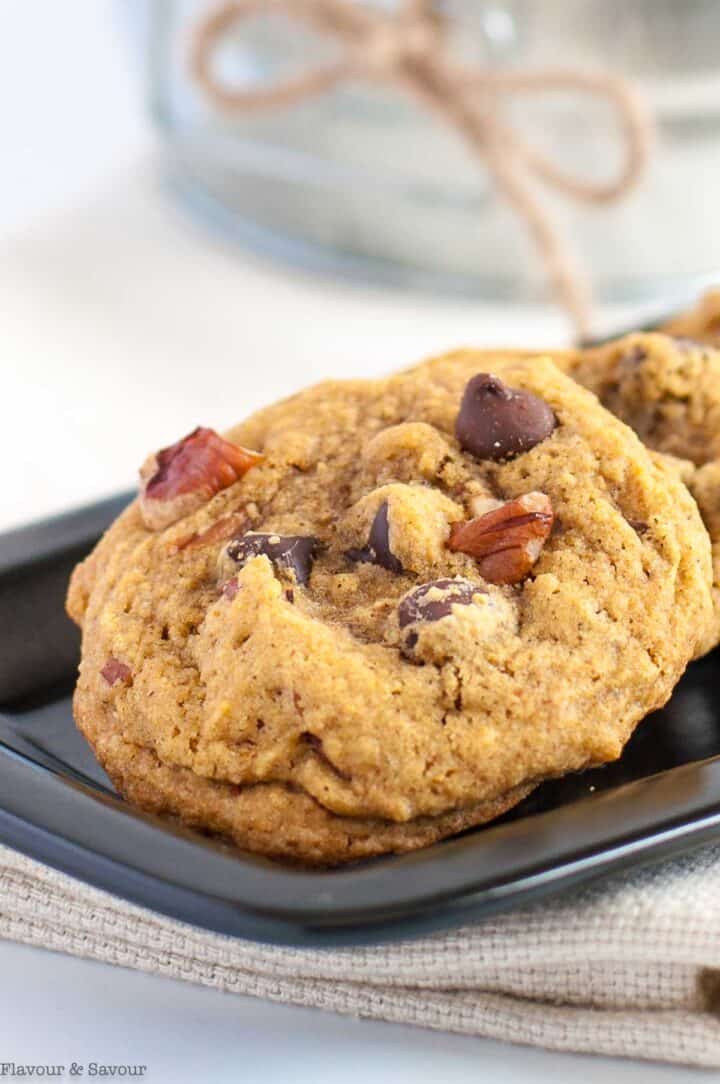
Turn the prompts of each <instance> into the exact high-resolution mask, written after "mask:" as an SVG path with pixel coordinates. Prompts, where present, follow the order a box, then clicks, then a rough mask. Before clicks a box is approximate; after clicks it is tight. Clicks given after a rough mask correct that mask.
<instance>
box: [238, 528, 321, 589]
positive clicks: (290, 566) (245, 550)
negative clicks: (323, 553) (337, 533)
mask: <svg viewBox="0 0 720 1084" xmlns="http://www.w3.org/2000/svg"><path fill="white" fill-rule="evenodd" d="M321 549H322V543H321V542H320V540H319V539H318V538H313V537H312V535H296V534H289V535H279V534H245V535H243V536H242V538H234V539H233V540H232V542H229V543H228V547H227V554H228V557H230V558H231V559H232V560H233V561H236V562H237V564H238V565H240V567H242V566H243V565H244V564H245V563H246V562H247V561H249V560H250V559H251V558H252V557H260V556H264V557H268V558H269V559H270V560H271V561H272V563H273V565H274V566H275V568H276V569H278V570H280V571H286V572H290V573H292V575H293V576H294V577H295V581H296V583H299V584H300V586H301V587H305V586H306V585H307V583H308V580H309V579H310V573H311V572H312V566H313V562H314V560H315V558H316V556H317V554H318V552H319V551H320V550H321Z"/></svg>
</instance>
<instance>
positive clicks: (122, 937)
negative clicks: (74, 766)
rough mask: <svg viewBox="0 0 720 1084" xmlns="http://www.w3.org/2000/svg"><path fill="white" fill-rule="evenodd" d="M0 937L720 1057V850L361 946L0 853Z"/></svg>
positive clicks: (634, 1050)
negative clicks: (249, 927) (273, 940)
mask: <svg viewBox="0 0 720 1084" xmlns="http://www.w3.org/2000/svg"><path fill="white" fill-rule="evenodd" d="M0 936H2V937H4V938H8V939H12V940H15V941H21V942H25V943H27V944H31V945H37V946H42V947H43V948H47V949H52V950H54V951H58V952H67V953H72V954H74V955H76V956H84V957H88V958H91V959H95V960H102V961H105V962H107V963H112V964H117V965H120V966H122V967H133V968H138V969H140V970H142V971H148V972H152V973H155V974H159V975H166V976H168V977H170V978H174V979H184V980H186V981H188V982H197V983H202V984H204V985H206V986H213V987H216V988H218V989H222V990H226V991H228V992H230V993H241V994H251V995H253V996H255V997H263V998H269V999H271V1000H275V1001H283V1002H289V1003H293V1004H297V1005H306V1006H313V1007H315V1008H319V1009H327V1010H330V1011H333V1012H340V1013H351V1014H353V1015H356V1016H366V1017H372V1018H374V1019H380V1020H388V1021H398V1022H401V1023H404V1024H416V1025H418V1026H420V1027H428V1028H439V1029H443V1030H446V1031H454V1032H461V1033H463V1034H467V1035H479V1036H488V1037H491V1038H495V1039H504V1040H508V1041H510V1042H518V1043H529V1044H533V1045H537V1046H544V1047H548V1048H551V1049H555V1050H573V1051H586V1052H592V1053H598V1054H615V1055H623V1056H626V1057H633V1058H649V1059H656V1060H662V1061H668V1062H678V1063H685V1064H692V1065H702V1066H720V847H717V846H716V847H711V848H705V849H704V850H702V851H697V852H695V853H694V854H692V855H689V856H687V857H685V858H683V859H681V860H676V861H674V862H671V863H665V864H663V865H659V866H656V867H654V868H651V869H648V870H644V871H640V872H638V873H636V874H634V875H633V876H631V877H625V878H623V879H613V880H609V881H606V882H604V883H603V884H600V885H596V886H591V887H589V888H584V889H582V890H577V891H575V892H573V893H572V894H570V895H565V896H563V897H562V898H559V899H555V900H553V901H549V902H546V903H544V904H542V905H537V906H535V907H532V908H528V909H526V910H522V911H514V912H512V913H510V914H507V915H503V916H500V917H496V918H492V919H488V920H485V921H483V922H478V923H474V924H472V925H468V926H465V927H463V928H462V929H458V930H455V931H453V932H451V933H443V934H436V935H433V936H430V937H425V938H421V939H418V940H408V941H402V942H396V943H393V944H385V945H380V946H375V947H370V948H353V949H327V950H317V949H290V948H281V947H276V946H266V945H259V944H256V943H254V942H250V941H241V940H238V939H235V938H228V937H223V936H220V935H218V934H213V933H208V932H206V931H204V930H200V929H196V928H194V927H192V926H188V925H185V924H183V923H181V922H175V921H172V920H170V919H166V918H164V917H162V916H160V915H157V914H154V913H152V912H150V911H147V910H144V909H142V908H140V907H135V906H133V905H131V904H128V903H126V902H125V901H123V900H120V899H117V898H116V897H114V896H111V895H109V894H107V893H105V892H100V891H97V890H96V889H92V888H89V887H87V886H86V885H84V884H82V883H81V882H79V881H76V880H74V879H72V878H70V877H66V876H64V875H63V874H59V873H56V872H55V871H53V870H51V869H48V868H47V867H46V866H42V865H40V864H39V863H37V862H34V861H31V860H29V859H27V858H25V857H23V856H22V855H19V854H17V853H16V852H14V851H11V850H9V849H7V848H2V847H0Z"/></svg>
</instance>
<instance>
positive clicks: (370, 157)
mask: <svg viewBox="0 0 720 1084" xmlns="http://www.w3.org/2000/svg"><path fill="white" fill-rule="evenodd" d="M347 2H352V0H347ZM356 2H360V0H356ZM368 2H369V0H368ZM375 6H380V7H385V8H389V9H391V8H392V7H393V6H394V5H393V3H392V2H391V0H387V2H386V3H384V4H383V3H381V2H380V0H375ZM209 10H210V6H209V4H208V2H207V0H158V2H157V3H156V4H153V5H152V14H151V26H150V34H149V38H148V54H149V72H150V96H151V102H152V108H153V112H154V116H155V118H156V120H157V123H158V125H159V126H160V129H161V131H162V133H163V137H164V143H165V147H166V150H167V156H166V160H167V165H168V174H169V176H170V178H171V182H172V185H173V187H174V188H175V190H176V191H177V192H179V193H180V194H181V195H182V197H183V198H184V200H185V201H186V202H187V204H188V205H190V206H191V207H192V208H194V209H195V210H196V211H198V212H200V213H201V214H202V215H203V216H204V217H205V218H206V219H207V220H208V221H209V222H211V223H212V224H213V225H214V226H215V227H216V228H218V229H220V230H222V231H223V233H224V234H225V235H227V236H230V237H233V238H237V239H238V240H239V241H241V242H244V243H247V244H250V245H253V246H257V247H259V248H262V249H264V250H267V251H269V252H271V253H273V254H275V255H277V256H279V257H281V258H283V259H285V260H287V261H291V262H293V263H297V264H301V265H303V266H309V267H313V268H326V269H331V270H333V271H336V272H342V273H343V274H358V275H361V276H363V277H365V278H369V279H371V280H375V281H377V280H381V281H384V282H396V283H401V284H403V283H407V284H411V285H413V286H418V285H419V286H426V287H429V288H431V289H433V290H437V289H443V290H452V291H461V292H464V293H469V294H472V295H473V296H478V297H483V298H492V299H498V298H524V299H527V298H529V297H535V296H538V295H539V294H541V293H542V292H543V291H545V292H546V279H545V270H544V267H543V266H542V263H541V261H540V260H539V259H538V256H537V253H536V252H535V251H534V249H533V247H532V245H531V243H530V240H529V237H528V231H527V228H526V226H525V224H524V223H523V222H521V221H519V220H518V218H517V216H516V215H515V214H514V213H513V211H512V209H511V208H510V207H509V206H508V205H507V203H506V202H505V200H503V199H501V198H499V196H498V195H497V194H496V192H495V190H494V187H493V185H492V182H491V180H490V178H489V177H488V174H487V172H486V170H485V167H484V165H483V162H482V160H481V159H479V158H478V157H477V156H476V155H473V154H472V153H471V152H470V150H469V149H468V148H467V146H466V145H465V144H464V143H463V142H462V140H461V139H460V138H459V137H458V135H457V134H456V132H455V131H453V129H452V128H451V127H449V126H448V125H447V124H446V123H445V122H443V121H442V120H440V119H439V118H438V117H436V116H434V115H433V114H432V113H430V112H429V111H428V110H426V109H424V108H422V107H421V106H420V105H418V104H417V102H415V101H413V100H412V99H411V98H409V97H407V96H404V95H403V94H402V92H400V91H398V90H397V89H393V88H390V87H384V86H381V85H379V84H377V83H375V84H372V85H370V84H368V83H361V82H348V83H346V84H343V85H341V86H339V87H338V88H337V89H335V90H333V91H332V92H328V93H324V94H322V95H319V96H316V97H312V98H308V99H306V100H303V101H302V102H300V103H298V104H293V105H292V106H286V107H283V108H273V109H269V110H266V111H255V112H252V113H249V112H234V113H230V114H228V113H222V112H221V111H219V110H218V108H217V107H216V106H215V105H214V104H213V103H212V102H210V101H209V100H208V99H207V98H206V97H205V96H204V95H203V93H202V92H201V91H200V90H199V88H198V87H197V86H196V85H194V83H193V81H192V79H191V77H190V75H189V68H188V55H189V48H190V42H191V38H192V34H193V33H194V31H195V29H196V27H197V25H198V22H199V20H200V19H201V18H202V16H203V15H204V14H207V12H208V11H209ZM437 14H438V18H439V19H442V20H443V22H444V26H445V33H446V36H447V41H448V44H449V45H450V46H451V48H452V51H453V54H454V56H456V57H457V59H458V61H461V62H463V63H464V64H466V65H468V66H477V67H479V68H486V67H494V68H504V69H524V68H528V69H530V68H538V67H545V66H556V65H558V64H562V66H563V67H573V68H577V69H579V70H581V71H590V70H595V69H598V68H601V69H608V70H612V71H614V72H617V73H618V74H620V75H622V76H624V77H626V78H627V79H628V80H630V81H631V82H632V83H633V84H634V85H635V86H636V87H637V88H638V90H639V91H640V92H641V93H642V94H643V95H644V97H645V99H646V101H647V102H648V104H649V105H650V107H651V108H652V111H653V112H654V114H655V117H656V120H657V125H658V132H659V139H658V141H657V146H656V148H655V151H654V154H653V157H652V160H651V163H650V167H649V169H648V171H647V174H646V175H645V176H644V178H643V179H642V181H641V183H640V184H639V185H638V187H637V188H636V189H635V190H633V191H632V193H630V194H629V195H628V196H627V197H626V198H624V199H623V200H622V201H619V202H617V203H613V204H609V205H605V206H588V205H586V204H583V203H578V202H573V201H571V200H569V199H568V198H566V197H562V196H559V195H558V194H557V193H555V192H552V191H548V190H543V191H541V193H540V194H541V197H542V199H543V200H544V201H545V202H546V204H547V205H548V206H549V208H550V209H551V211H552V213H553V215H554V217H555V219H556V221H557V222H558V224H559V225H560V227H561V228H562V229H563V230H564V231H565V233H566V235H567V236H569V237H570V238H571V240H572V244H573V246H574V247H575V250H576V251H577V253H578V254H579V257H580V259H581V260H582V262H583V263H584V264H585V266H586V267H587V268H588V269H589V270H590V272H591V275H592V278H593V280H594V283H595V287H596V290H597V293H598V295H599V296H600V297H601V298H603V299H604V300H607V301H613V302H616V301H633V302H634V301H637V300H640V299H646V298H653V297H657V296H659V295H661V294H663V293H664V292H665V291H669V290H672V289H674V288H675V287H686V286H688V285H689V284H690V283H691V282H692V281H693V280H695V279H698V280H705V279H706V278H707V277H708V276H710V277H712V276H713V275H714V273H715V272H716V271H717V270H718V269H720V200H718V199H717V198H716V192H717V191H718V190H719V189H720V66H719V65H720V61H719V60H718V48H717V45H718V42H720V3H717V2H716V0H542V2H538V0H445V2H444V3H439V4H438V5H437ZM333 55H334V46H333V44H332V42H330V41H329V40H328V39H327V38H325V37H318V36H317V35H315V34H313V33H310V32H309V31H308V30H307V29H306V28H304V27H303V26H301V25H300V24H298V23H296V22H291V21H289V20H287V19H285V18H281V17H279V16H273V17H268V18H262V19H252V20H249V21H247V22H245V23H243V24H242V25H238V26H237V28H236V29H234V30H233V31H232V32H231V33H229V34H228V36H227V39H226V40H225V41H224V43H223V45H222V47H221V48H219V49H218V52H217V58H216V59H217V71H218V72H219V74H220V75H221V77H222V79H223V80H225V81H226V82H228V83H229V84H231V85H244V86H250V87H258V86H263V85H265V84H267V83H272V82H275V81H278V80H281V79H285V78H287V76H288V74H297V73H298V72H300V71H303V70H306V69H307V68H308V67H314V66H317V65H318V64H320V63H323V62H325V61H327V60H328V59H330V58H332V57H333ZM500 108H501V109H502V110H503V114H504V116H505V118H506V119H507V118H509V119H510V121H511V123H512V124H513V125H514V126H515V127H516V129H517V130H518V131H520V132H521V133H522V134H523V135H524V136H525V137H526V138H527V139H528V140H529V141H530V142H531V143H534V144H535V145H538V146H540V147H541V148H542V149H543V150H544V151H546V152H547V153H549V154H550V155H551V157H552V158H553V160H554V161H557V163H558V164H562V165H563V166H564V167H565V168H568V169H571V170H572V171H574V172H576V173H578V174H580V175H584V176H588V177H592V178H594V179H597V178H600V177H609V176H611V175H612V173H613V171H614V169H615V167H616V166H617V164H618V162H619V158H620V147H619V141H618V136H617V130H616V126H615V123H614V119H613V116H612V113H611V110H610V109H609V108H607V107H606V106H605V105H604V104H602V103H598V102H597V101H594V100H591V99H586V98H585V97H582V98H581V97H579V96H577V95H576V96H570V95H562V96H560V95H557V94H550V93H548V94H542V93H538V94H535V95H533V96H532V97H531V98H527V97H526V98H520V97H519V96H518V97H516V98H515V99H514V100H513V101H512V102H511V101H509V100H508V101H507V102H503V103H502V104H501V106H500Z"/></svg>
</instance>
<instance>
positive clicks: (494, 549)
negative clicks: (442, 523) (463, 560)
mask: <svg viewBox="0 0 720 1084" xmlns="http://www.w3.org/2000/svg"><path fill="white" fill-rule="evenodd" d="M553 520H554V513H553V507H552V504H551V502H550V498H549V497H547V496H546V495H545V494H544V493H537V492H534V493H526V494H525V495H524V496H523V497H518V498H517V499H516V500H512V501H507V502H506V503H505V504H503V505H501V506H500V508H495V509H493V510H492V511H490V512H486V513H485V515H483V516H477V517H476V518H475V519H470V520H467V521H466V522H465V523H454V524H453V525H452V527H451V529H450V538H449V540H448V547H449V548H450V549H451V550H456V551H459V552H460V553H467V554H469V556H470V557H474V558H475V559H476V560H477V562H478V565H479V568H480V573H481V575H482V576H483V579H485V580H487V581H488V583H497V584H504V583H519V582H520V581H521V580H524V579H525V577H526V576H527V575H528V573H529V572H530V570H531V569H532V567H533V565H534V564H535V562H536V561H537V559H538V557H539V556H540V551H541V550H542V548H543V546H544V545H545V542H546V541H547V539H548V536H549V535H550V532H551V530H552V526H553Z"/></svg>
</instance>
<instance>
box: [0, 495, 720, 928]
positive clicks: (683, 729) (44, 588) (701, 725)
mask: <svg viewBox="0 0 720 1084" xmlns="http://www.w3.org/2000/svg"><path fill="white" fill-rule="evenodd" d="M125 500H127V497H125V498H117V499H116V500H110V501H105V502H103V503H102V504H98V505H94V506H92V507H90V508H87V509H83V510H81V511H79V512H75V513H71V514H69V515H66V516H62V517H59V518H58V519H55V520H51V521H47V522H45V523H41V524H38V525H35V526H31V527H29V528H25V529H23V530H20V531H15V532H13V533H11V534H7V535H5V536H4V537H1V538H0V621H1V622H2V630H3V639H2V649H0V841H3V842H5V843H8V844H9V845H10V846H12V847H15V848H17V849H18V850H20V851H23V852H24V853H26V854H28V855H30V856H31V857H35V858H38V859H40V860H41V861H43V862H47V863H49V864H50V865H51V866H55V867H56V868H57V869H60V870H63V871H65V872H67V873H70V874H73V875H74V876H76V877H79V878H80V879H82V880H84V881H87V882H88V883H89V884H92V885H96V886H98V887H100V888H105V889H108V890H110V891H112V892H114V893H116V894H117V895H119V896H122V897H124V898H125V899H128V900H132V901H134V902H136V903H140V904H144V905H146V906H148V907H151V908H154V909H155V910H158V911H161V912H164V913H165V914H167V915H171V916H173V917H176V918H179V919H183V920H185V921H187V922H191V923H194V924H195V925H198V926H204V927H207V928H209V929H213V930H219V931H221V932H223V933H226V934H232V935H236V936H241V937H247V938H252V939H255V940H262V941H272V942H277V943H284V944H293V945H326V946H329V945H338V944H361V943H371V942H374V941H381V940H387V939H391V938H392V939H396V938H400V937H405V936H411V935H414V934H418V933H422V932H427V931H429V930H435V929H442V928H448V927H451V926H457V925H459V924H460V923H461V922H465V921H467V920H469V919H472V918H477V917H479V916H482V915H486V914H489V913H492V912H495V911H499V910H503V909H506V908H510V907H516V906H520V905H522V904H526V903H528V902H530V901H534V900H536V899H538V898H539V897H541V896H542V895H545V894H548V893H551V892H555V891H558V890H560V889H562V888H564V887H566V886H568V885H572V884H577V883H579V882H581V881H585V880H589V879H590V878H593V877H597V876H600V875H601V874H604V873H607V872H610V871H614V870H618V869H624V868H628V867H631V866H634V865H637V864H639V863H644V862H648V861H653V860H655V859H657V858H660V857H664V856H667V855H671V854H676V853H679V852H681V851H684V850H688V849H689V848H692V847H695V846H698V845H700V844H702V843H704V842H707V841H709V840H711V839H713V838H718V837H720V696H719V695H718V694H719V693H720V675H719V674H718V656H717V654H715V655H712V656H709V657H708V658H706V659H704V660H702V661H701V662H698V663H695V664H694V665H693V666H691V667H690V669H689V671H688V673H687V675H686V676H685V678H684V679H683V681H682V682H681V684H680V685H679V686H678V688H677V690H676V692H675V695H674V696H673V699H672V701H671V703H670V704H669V705H668V707H667V708H666V709H665V710H664V711H662V712H658V713H656V714H655V715H654V716H652V717H650V718H649V719H647V720H646V722H644V723H643V724H642V725H641V726H640V727H639V728H638V730H637V731H636V734H635V736H634V737H633V739H632V741H631V742H630V744H629V745H628V747H627V749H626V751H625V754H624V755H623V757H622V759H621V760H619V761H618V762H617V763H615V764H613V765H610V766H609V767H607V768H602V769H597V770H595V771H592V772H586V773H585V774H583V775H575V776H570V777H567V778H565V779H563V780H560V781H558V782H553V783H546V784H544V785H543V786H541V787H539V788H538V790H536V791H535V793H534V794H533V795H531V796H530V798H528V799H527V800H526V801H525V802H523V803H522V805H520V806H518V807H517V809H515V810H513V812H512V813H511V814H509V815H507V816H506V817H504V818H502V820H500V821H498V822H496V823H495V824H493V825H492V826H490V827H488V828H481V829H477V830H475V831H470V832H466V833H465V834H464V835H462V836H459V837H457V838H456V839H453V840H449V841H446V842H444V843H438V844H435V846H433V847H429V848H427V849H425V850H423V851H419V852H417V853H415V854H412V855H406V856H402V857H387V858H382V859H377V860H374V861H371V862H365V863H358V864H357V865H355V866H353V867H350V868H345V869H340V870H336V871H321V872H308V871H304V870H301V869H297V868H292V867H290V866H286V865H282V864H279V863H273V862H269V861H266V860H263V859H261V858H256V857H253V856H252V855H246V854H241V853H239V852H237V851H235V850H233V849H232V848H230V847H228V846H225V845H224V844H222V843H217V842H215V841H212V840H208V839H206V838H204V837H202V836H200V835H195V834H193V833H191V832H187V831H184V830H182V829H179V828H175V827H173V826H172V825H168V824H167V823H164V822H160V821H158V820H157V819H156V818H153V817H150V816H146V815H145V814H143V813H140V812H138V811H136V810H134V809H132V808H131V807H129V806H128V805H126V804H125V803H124V802H122V801H121V800H120V799H119V798H118V797H117V796H116V795H115V793H114V792H113V790H112V787H111V786H110V784H109V782H108V780H107V778H106V776H105V775H104V773H103V771H102V770H101V769H100V768H99V767H98V765H97V764H96V763H95V761H94V759H93V757H92V755H91V754H90V752H89V750H88V748H87V746H86V745H85V742H84V741H83V739H82V738H81V737H80V735H79V734H78V733H77V731H76V730H75V728H74V726H73V722H72V715H71V710H70V693H71V689H72V683H73V675H74V668H75V663H76V660H77V652H78V637H77V633H76V631H75V629H74V628H73V626H72V625H71V623H70V622H69V620H68V619H67V618H66V617H65V616H64V612H63V599H64V594H65V588H66V583H67V578H68V576H69V573H70V570H71V568H72V566H73V564H74V563H75V562H76V561H77V560H78V559H79V558H80V557H82V556H83V555H84V554H85V553H86V552H87V551H88V550H89V549H90V547H91V546H92V544H93V543H94V541H95V540H96V538H97V537H98V535H99V534H100V533H101V531H102V530H103V529H104V527H105V526H106V525H107V524H108V523H109V522H110V520H111V519H112V518H114V516H115V515H116V514H117V512H118V511H119V510H120V509H121V507H122V506H123V504H124V503H125Z"/></svg>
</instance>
